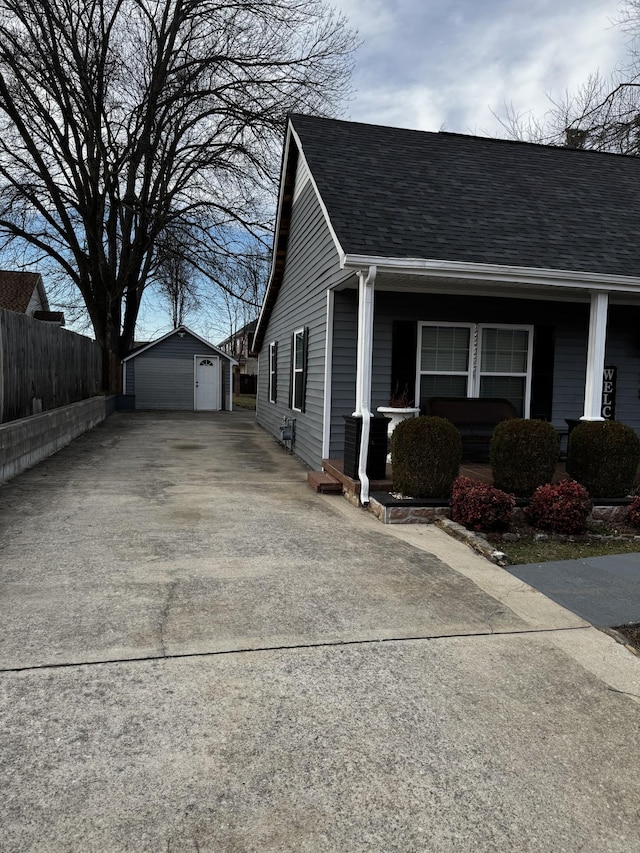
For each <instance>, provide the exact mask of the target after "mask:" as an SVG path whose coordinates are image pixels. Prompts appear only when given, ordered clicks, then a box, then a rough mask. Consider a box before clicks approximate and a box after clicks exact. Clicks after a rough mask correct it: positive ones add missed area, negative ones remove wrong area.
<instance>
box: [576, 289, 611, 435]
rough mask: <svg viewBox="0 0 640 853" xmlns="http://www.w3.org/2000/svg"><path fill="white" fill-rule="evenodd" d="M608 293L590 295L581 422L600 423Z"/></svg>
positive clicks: (601, 418)
mask: <svg viewBox="0 0 640 853" xmlns="http://www.w3.org/2000/svg"><path fill="white" fill-rule="evenodd" d="M608 308H609V294H608V293H601V292H598V293H592V294H591V314H590V317H589V345H588V350H587V378H586V382H585V389H584V414H583V415H582V417H581V418H580V420H581V421H602V420H604V418H603V417H602V414H601V411H600V410H601V406H602V381H603V379H602V373H603V370H604V353H605V346H606V343H607V311H608Z"/></svg>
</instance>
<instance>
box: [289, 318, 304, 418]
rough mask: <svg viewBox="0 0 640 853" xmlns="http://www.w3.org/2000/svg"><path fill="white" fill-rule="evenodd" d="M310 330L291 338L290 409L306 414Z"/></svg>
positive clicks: (296, 332) (294, 334)
mask: <svg viewBox="0 0 640 853" xmlns="http://www.w3.org/2000/svg"><path fill="white" fill-rule="evenodd" d="M307 336H308V329H297V331H295V332H294V333H293V335H292V336H291V399H290V407H291V408H292V409H294V410H295V411H296V412H304V403H305V390H306V380H307Z"/></svg>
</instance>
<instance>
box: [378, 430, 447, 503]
mask: <svg viewBox="0 0 640 853" xmlns="http://www.w3.org/2000/svg"><path fill="white" fill-rule="evenodd" d="M461 455H462V442H461V440H460V433H459V432H458V430H457V429H456V428H455V427H454V425H453V424H452V423H451V422H450V421H448V420H446V419H445V418H436V417H427V416H424V415H423V416H422V417H419V418H409V419H408V420H406V421H402V422H401V423H399V424H398V426H397V427H396V428H395V429H394V431H393V434H392V436H391V464H392V465H393V485H394V488H395V489H396V491H398V492H401V493H402V494H403V495H408V496H409V497H413V498H448V497H449V495H450V494H451V486H452V484H453V481H454V480H455V478H456V477H457V475H458V471H459V469H460V457H461Z"/></svg>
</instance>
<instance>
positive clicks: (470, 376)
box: [414, 321, 476, 405]
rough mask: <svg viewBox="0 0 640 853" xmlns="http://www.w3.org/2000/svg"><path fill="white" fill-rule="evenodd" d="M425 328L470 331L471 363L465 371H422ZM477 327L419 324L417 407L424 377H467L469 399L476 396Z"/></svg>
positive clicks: (451, 324) (430, 323)
mask: <svg viewBox="0 0 640 853" xmlns="http://www.w3.org/2000/svg"><path fill="white" fill-rule="evenodd" d="M425 326H430V327H433V326H449V327H455V328H456V329H469V361H468V362H467V369H466V370H465V371H462V370H446V371H445V370H438V371H433V370H422V364H421V362H422V330H423V329H424V328H425ZM475 328H476V327H475V325H474V324H473V323H450V322H442V323H439V322H436V321H434V322H430V321H429V322H427V321H425V322H420V323H418V347H417V349H418V352H417V353H416V388H415V396H414V400H416V401H418V402H416V405H418V404H419V401H420V378H421V377H422V376H423V375H427V374H431V373H437V375H438V376H466V377H467V397H473V396H475V395H474V393H473V366H474V363H475V354H476V347H475V339H476V335H475Z"/></svg>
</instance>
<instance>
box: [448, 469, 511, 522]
mask: <svg viewBox="0 0 640 853" xmlns="http://www.w3.org/2000/svg"><path fill="white" fill-rule="evenodd" d="M515 502H516V501H515V498H514V497H513V495H508V494H507V493H506V492H502V491H500V489H496V488H494V487H493V486H488V485H487V484H486V483H476V482H474V480H471V479H470V478H469V477H456V479H455V480H454V482H453V489H452V490H451V515H452V518H453V520H454V521H457V522H458V524H463V525H464V526H465V527H468V528H469V529H470V530H505V529H506V528H508V527H509V524H510V523H511V513H512V511H513V507H514V506H515Z"/></svg>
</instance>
